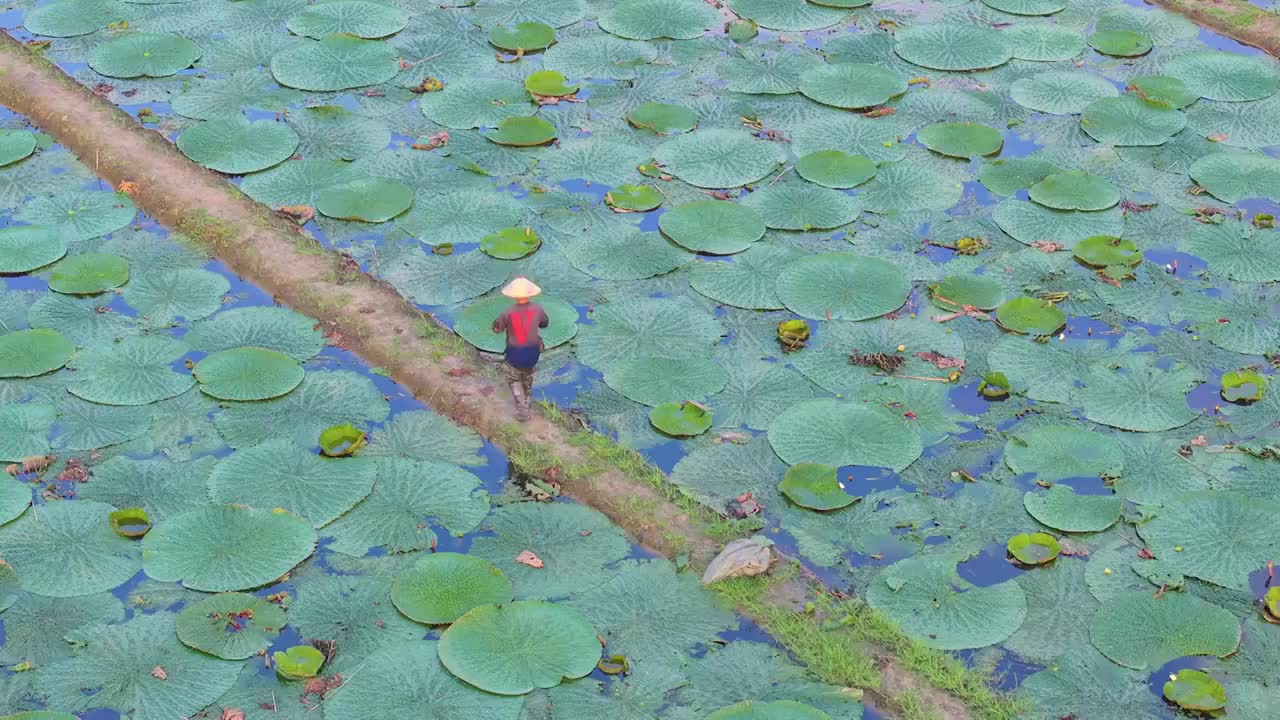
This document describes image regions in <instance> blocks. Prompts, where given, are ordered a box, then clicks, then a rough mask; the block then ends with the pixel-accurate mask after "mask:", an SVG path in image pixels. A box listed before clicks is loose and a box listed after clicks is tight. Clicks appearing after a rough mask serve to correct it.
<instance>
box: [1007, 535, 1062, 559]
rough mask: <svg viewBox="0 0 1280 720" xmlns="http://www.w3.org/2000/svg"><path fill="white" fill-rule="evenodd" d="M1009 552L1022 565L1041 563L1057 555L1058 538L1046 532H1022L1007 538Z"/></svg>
mask: <svg viewBox="0 0 1280 720" xmlns="http://www.w3.org/2000/svg"><path fill="white" fill-rule="evenodd" d="M1008 548H1009V554H1010V555H1012V556H1013V557H1014V559H1015V560H1017V561H1018V562H1020V563H1022V564H1024V565H1043V564H1044V563H1047V562H1049V561H1050V560H1053V559H1054V558H1056V557H1058V553H1059V552H1060V551H1061V549H1062V548H1061V547H1060V546H1059V545H1058V539H1057V538H1055V537H1054V536H1052V535H1050V534H1048V533H1042V532H1038V533H1023V534H1021V535H1014V536H1013V537H1011V538H1009V543H1008Z"/></svg>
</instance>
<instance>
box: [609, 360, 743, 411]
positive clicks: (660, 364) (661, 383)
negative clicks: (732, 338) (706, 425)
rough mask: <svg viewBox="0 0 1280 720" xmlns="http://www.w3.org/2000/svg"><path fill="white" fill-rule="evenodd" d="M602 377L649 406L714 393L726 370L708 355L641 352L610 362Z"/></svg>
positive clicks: (612, 386)
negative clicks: (679, 357) (666, 355)
mask: <svg viewBox="0 0 1280 720" xmlns="http://www.w3.org/2000/svg"><path fill="white" fill-rule="evenodd" d="M604 381H605V383H607V384H608V385H609V387H611V388H613V389H614V390H617V391H618V392H619V393H620V394H621V395H622V396H623V397H626V398H627V399H629V400H633V401H635V402H638V403H640V404H642V405H649V406H650V407H652V406H655V405H661V404H663V403H667V402H681V401H683V400H702V399H703V398H705V397H707V396H708V395H714V394H715V393H718V392H720V391H721V390H723V389H724V384H725V374H724V370H723V369H722V368H721V367H720V365H719V363H717V362H716V361H714V360H710V359H707V358H689V359H683V360H677V359H672V358H663V357H643V356H642V357H632V358H628V359H625V360H619V361H618V362H615V363H610V364H609V366H608V367H606V368H605V370H604Z"/></svg>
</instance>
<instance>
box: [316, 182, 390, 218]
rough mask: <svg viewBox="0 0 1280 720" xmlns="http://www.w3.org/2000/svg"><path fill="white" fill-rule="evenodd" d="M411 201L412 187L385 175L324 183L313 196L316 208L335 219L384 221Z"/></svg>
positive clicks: (322, 213)
mask: <svg viewBox="0 0 1280 720" xmlns="http://www.w3.org/2000/svg"><path fill="white" fill-rule="evenodd" d="M412 204H413V188H410V187H409V186H408V185H405V184H404V183H402V182H400V181H398V180H388V179H387V178H380V177H374V178H363V179H360V180H352V181H351V182H347V183H343V184H341V185H334V186H332V187H327V188H325V189H323V190H321V191H320V193H319V194H318V195H317V196H316V210H318V211H320V214H321V215H325V216H327V217H331V218H336V219H338V220H363V221H364V222H373V223H377V222H386V221H388V220H390V219H392V218H394V217H396V216H398V215H400V214H401V213H403V212H404V211H405V210H408V209H409V206H410V205H412Z"/></svg>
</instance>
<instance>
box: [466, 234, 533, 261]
mask: <svg viewBox="0 0 1280 720" xmlns="http://www.w3.org/2000/svg"><path fill="white" fill-rule="evenodd" d="M541 245H542V239H541V238H539V237H538V236H537V235H536V234H535V233H534V232H533V228H530V227H509V228H503V229H502V230H499V231H498V232H496V233H493V234H492V235H486V236H484V237H483V238H481V239H480V251H481V252H483V253H484V254H486V255H489V256H490V257H496V258H498V259H499V260H518V259H520V258H522V257H524V256H526V255H529V254H530V253H532V252H533V251H535V250H537V249H538V247H539V246H541Z"/></svg>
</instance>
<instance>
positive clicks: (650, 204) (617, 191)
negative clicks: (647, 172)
mask: <svg viewBox="0 0 1280 720" xmlns="http://www.w3.org/2000/svg"><path fill="white" fill-rule="evenodd" d="M604 201H605V203H607V204H608V205H609V207H611V208H613V209H614V210H616V211H621V212H649V211H650V210H654V209H657V207H658V206H659V205H661V204H662V193H661V192H659V191H658V190H657V188H654V187H653V186H652V185H619V186H617V187H615V188H614V189H612V190H610V191H609V192H607V193H605V196H604Z"/></svg>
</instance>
